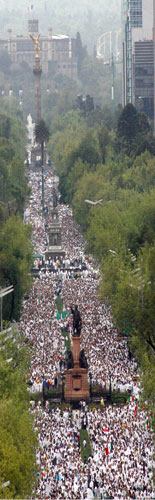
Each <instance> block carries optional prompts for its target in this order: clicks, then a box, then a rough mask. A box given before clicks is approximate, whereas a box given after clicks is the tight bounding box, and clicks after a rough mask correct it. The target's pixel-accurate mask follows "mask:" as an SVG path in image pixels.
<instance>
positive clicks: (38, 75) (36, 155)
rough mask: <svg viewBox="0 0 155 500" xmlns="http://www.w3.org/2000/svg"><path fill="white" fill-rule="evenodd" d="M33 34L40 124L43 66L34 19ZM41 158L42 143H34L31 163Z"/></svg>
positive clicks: (36, 99) (38, 119)
mask: <svg viewBox="0 0 155 500" xmlns="http://www.w3.org/2000/svg"><path fill="white" fill-rule="evenodd" d="M32 28H33V34H30V37H31V39H32V41H33V42H34V50H35V64H34V66H33V74H34V118H35V125H38V124H39V122H40V120H41V85H40V80H41V74H42V66H41V63H40V58H39V51H40V47H39V38H40V35H39V34H38V23H37V21H33V25H32ZM38 158H41V150H40V145H39V144H37V145H34V146H33V147H32V149H31V164H32V166H35V165H36V162H37V159H38Z"/></svg>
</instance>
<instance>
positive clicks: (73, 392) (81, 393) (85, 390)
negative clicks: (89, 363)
mask: <svg viewBox="0 0 155 500" xmlns="http://www.w3.org/2000/svg"><path fill="white" fill-rule="evenodd" d="M72 342H73V345H72V353H73V359H74V368H70V369H67V370H66V387H65V401H70V402H71V401H81V400H85V401H89V400H90V391H89V383H88V368H81V367H80V364H79V355H80V337H72Z"/></svg>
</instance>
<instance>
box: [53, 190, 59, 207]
mask: <svg viewBox="0 0 155 500" xmlns="http://www.w3.org/2000/svg"><path fill="white" fill-rule="evenodd" d="M57 204H58V197H57V193H56V190H55V189H53V208H56V207H57Z"/></svg>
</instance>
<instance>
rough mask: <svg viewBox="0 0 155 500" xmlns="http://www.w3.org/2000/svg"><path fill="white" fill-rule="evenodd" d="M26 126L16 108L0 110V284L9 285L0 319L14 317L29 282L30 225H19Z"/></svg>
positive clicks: (23, 194) (25, 191)
mask: <svg viewBox="0 0 155 500" xmlns="http://www.w3.org/2000/svg"><path fill="white" fill-rule="evenodd" d="M25 146H26V129H25V127H24V124H23V116H22V114H21V113H20V112H19V110H18V108H16V107H15V108H14V109H12V110H8V108H7V107H5V106H4V108H2V109H1V113H0V286H1V287H4V288H5V287H6V286H10V285H13V286H14V292H13V294H10V295H9V296H7V297H5V298H4V300H3V319H4V320H11V319H13V318H14V319H16V320H18V319H19V317H20V307H21V303H22V298H23V295H24V293H26V292H27V291H28V288H29V284H30V276H29V271H30V267H31V264H32V246H31V243H30V236H31V227H30V226H24V224H23V220H22V218H23V211H24V203H25V200H26V198H27V196H28V195H29V192H30V191H29V187H28V184H27V179H26V177H25V164H24V159H25Z"/></svg>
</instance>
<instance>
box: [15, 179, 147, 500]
mask: <svg viewBox="0 0 155 500" xmlns="http://www.w3.org/2000/svg"><path fill="white" fill-rule="evenodd" d="M29 182H30V185H31V187H32V196H31V198H30V205H29V207H28V209H27V210H26V212H25V223H27V222H29V223H31V224H32V226H33V236H32V242H33V245H34V248H35V255H37V254H38V256H39V257H36V262H35V265H36V266H38V265H39V276H38V277H37V278H36V279H35V280H34V281H33V286H32V289H31V292H30V295H29V297H28V298H25V300H24V302H23V312H22V317H21V322H20V328H21V331H22V332H23V333H24V334H25V336H26V338H27V341H28V342H29V343H30V345H31V352H32V355H31V371H30V382H31V384H32V386H31V390H32V391H34V392H37V391H41V390H42V386H43V380H46V384H47V381H48V383H49V388H50V387H54V386H55V385H57V384H59V380H61V370H62V367H64V366H65V357H66V346H65V342H64V337H63V335H62V330H63V329H64V328H65V329H67V331H69V334H70V340H71V339H72V314H71V308H72V307H73V308H74V307H75V305H78V309H79V311H80V315H81V317H82V331H81V349H82V348H84V350H85V354H86V356H87V361H88V370H89V371H90V372H91V374H92V381H93V384H96V385H100V386H101V387H102V388H105V387H106V388H108V387H109V383H111V388H112V390H119V391H121V392H126V391H128V392H130V394H131V398H130V402H128V404H125V405H122V406H116V405H113V406H112V405H108V406H106V405H105V406H104V407H103V409H102V410H101V409H94V408H91V409H90V408H89V407H87V406H86V405H85V406H82V405H81V409H79V410H77V411H69V410H64V411H62V410H60V409H58V408H56V409H52V410H50V408H49V405H48V404H47V406H46V408H42V406H41V404H38V405H37V406H35V407H34V408H33V409H32V413H33V415H34V419H35V428H36V429H37V431H38V437H39V448H38V452H37V461H38V464H39V467H40V473H39V476H38V488H37V492H36V498H37V499H40V500H45V499H46V500H49V499H54V498H56V499H57V500H61V499H68V500H72V499H91V498H109V499H110V498H114V499H115V500H117V499H123V498H126V499H128V498H135V499H143V498H144V499H153V498H154V496H155V495H154V491H153V440H152V429H151V426H150V420H149V416H148V415H147V414H146V410H145V408H144V409H141V408H140V405H139V393H140V384H139V381H138V379H139V377H138V370H137V363H136V361H135V359H134V358H131V356H130V352H129V350H128V346H127V341H126V339H125V338H124V337H123V336H122V335H121V333H120V332H118V331H117V328H115V327H114V325H113V321H112V316H111V310H110V308H109V309H108V308H107V307H105V304H104V297H100V295H99V294H98V289H99V279H100V275H99V269H98V268H97V267H96V265H95V264H94V262H93V260H92V259H91V258H88V257H86V256H85V253H84V241H83V238H82V236H81V235H80V233H79V230H78V227H77V226H76V224H75V221H74V219H73V216H72V210H71V209H70V208H69V207H67V206H62V205H60V204H59V205H58V210H59V218H60V221H61V227H62V247H63V248H64V249H65V252H66V253H65V257H64V258H62V257H61V256H58V257H57V258H55V259H50V260H49V262H46V260H45V251H46V249H47V245H48V237H47V233H48V228H49V227H50V204H51V207H52V203H51V201H50V202H49V200H51V189H52V182H53V181H52V175H51V173H50V172H47V173H46V183H45V200H46V204H47V206H48V202H49V209H48V211H46V214H45V216H44V217H42V215H41V179H40V175H39V174H36V173H35V174H34V173H31V174H30V178H29ZM58 293H60V295H61V298H62V303H63V311H62V314H61V317H60V315H59V314H58V311H57V306H56V297H57V296H58ZM135 374H136V376H135ZM84 418H85V419H86V427H87V431H88V434H89V438H90V442H91V447H92V456H91V457H89V459H88V462H87V463H83V462H82V459H81V454H80V445H79V443H80V441H79V433H80V429H81V427H82V422H83V419H84Z"/></svg>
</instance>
